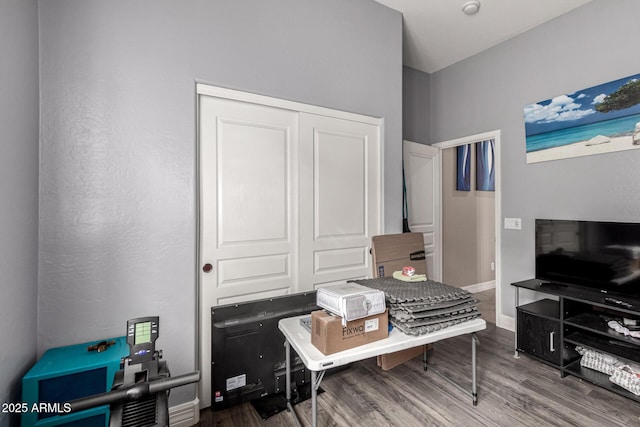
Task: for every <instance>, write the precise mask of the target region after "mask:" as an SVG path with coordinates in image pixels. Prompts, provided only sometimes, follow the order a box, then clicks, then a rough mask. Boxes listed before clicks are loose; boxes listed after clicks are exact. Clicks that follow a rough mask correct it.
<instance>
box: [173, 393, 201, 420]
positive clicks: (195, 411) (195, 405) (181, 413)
mask: <svg viewBox="0 0 640 427" xmlns="http://www.w3.org/2000/svg"><path fill="white" fill-rule="evenodd" d="M199 422H200V399H198V398H197V397H196V398H195V399H194V400H192V401H191V402H185V403H181V404H180V405H176V406H172V407H171V408H169V425H170V426H171V427H189V426H192V425H195V424H198V423H199Z"/></svg>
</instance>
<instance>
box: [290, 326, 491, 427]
mask: <svg viewBox="0 0 640 427" xmlns="http://www.w3.org/2000/svg"><path fill="white" fill-rule="evenodd" d="M307 316H308V315H303V316H297V317H289V318H286V319H282V320H280V321H279V322H278V328H279V329H280V331H281V332H282V334H283V335H284V337H285V339H286V340H285V343H284V345H285V350H286V381H287V385H286V397H287V409H288V410H289V411H290V412H291V413H292V415H293V417H294V418H295V420H296V423H297V424H298V425H299V426H300V425H301V424H300V420H299V419H298V416H297V414H296V412H295V410H294V409H293V405H292V404H291V351H290V349H291V348H293V349H294V350H295V351H296V353H297V354H298V356H299V357H300V360H301V361H302V363H304V365H305V366H306V367H307V369H309V371H310V372H311V412H312V413H311V420H312V424H313V426H314V427H315V426H316V425H317V412H318V408H317V398H318V388H319V387H320V382H322V378H323V377H324V373H325V371H326V370H327V369H331V368H336V367H338V366H342V365H346V364H348V363H351V362H357V361H359V360H363V359H368V358H370V357H376V356H379V355H383V354H387V353H393V352H395V351H399V350H405V349H407V348H412V347H417V346H420V345H423V344H430V343H434V342H437V341H440V340H444V339H447V338H452V337H457V336H459V335H465V334H471V371H472V372H471V393H470V394H471V397H472V399H473V405H477V403H478V393H477V381H476V344H477V342H478V339H477V337H476V334H475V333H476V332H477V331H481V330H483V329H486V327H487V324H486V322H485V321H484V320H483V319H479V318H478V319H473V320H470V321H467V322H463V323H459V324H457V325H453V326H449V327H446V328H444V329H441V330H439V331H435V332H430V333H428V334H423V335H407V334H405V333H403V332H401V331H400V330H398V329H397V328H394V329H393V330H392V331H391V332H390V333H389V336H388V337H387V338H385V339H382V340H379V341H375V342H372V343H369V344H365V345H362V346H359V347H355V348H352V349H349V350H345V351H341V352H338V353H334V354H329V355H324V354H322V352H320V350H318V349H317V348H316V347H315V346H314V345H313V344H311V333H310V332H309V331H308V330H307V329H306V328H305V327H304V326H302V324H301V323H300V319H302V318H304V317H307ZM435 372H436V373H437V371H435ZM451 382H452V381H451ZM452 383H453V384H454V385H456V386H457V387H458V388H460V389H462V390H464V389H463V388H462V387H461V386H460V385H458V384H456V383H454V382H452Z"/></svg>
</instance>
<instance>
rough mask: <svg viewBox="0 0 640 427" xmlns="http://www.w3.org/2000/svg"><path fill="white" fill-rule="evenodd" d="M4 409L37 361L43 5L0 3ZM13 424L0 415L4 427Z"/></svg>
mask: <svg viewBox="0 0 640 427" xmlns="http://www.w3.org/2000/svg"><path fill="white" fill-rule="evenodd" d="M0 55H1V56H2V60H1V65H0V86H1V87H2V89H1V90H0V93H1V94H2V95H1V96H0V151H1V153H0V199H1V200H2V203H1V204H0V290H1V291H2V297H0V403H4V402H11V401H14V402H15V401H19V400H20V389H21V388H20V379H21V378H22V376H23V375H24V374H25V373H26V371H27V370H28V369H29V368H30V367H31V365H32V364H33V363H34V362H35V358H36V333H37V331H36V319H37V278H38V274H37V271H38V3H37V1H36V0H21V1H15V0H0ZM10 422H11V424H12V425H18V424H17V423H18V418H17V417H14V418H13V419H10V417H9V415H8V414H5V413H2V412H0V425H1V426H6V425H9V424H10Z"/></svg>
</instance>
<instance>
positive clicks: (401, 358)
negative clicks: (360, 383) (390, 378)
mask: <svg viewBox="0 0 640 427" xmlns="http://www.w3.org/2000/svg"><path fill="white" fill-rule="evenodd" d="M426 347H427V346H426V345H419V346H418V347H412V348H407V349H406V350H400V351H395V352H393V353H387V354H383V355H381V356H378V359H377V362H378V366H380V367H381V368H382V370H383V371H388V370H389V369H391V368H395V367H396V366H398V365H402V364H403V363H404V362H407V361H409V360H411V359H413V358H414V357H418V356H422V355H424V352H425V351H426Z"/></svg>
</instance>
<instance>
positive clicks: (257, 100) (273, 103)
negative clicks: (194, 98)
mask: <svg viewBox="0 0 640 427" xmlns="http://www.w3.org/2000/svg"><path fill="white" fill-rule="evenodd" d="M196 93H197V95H209V96H215V97H216V98H225V99H232V100H235V101H242V102H249V103H252V104H260V105H267V106H269V107H275V108H281V109H284V110H292V111H299V112H303V113H310V114H316V115H319V116H329V117H334V118H339V119H345V120H351V121H354V122H362V123H369V124H374V125H381V124H382V118H380V117H373V116H365V115H362V114H356V113H350V112H348V111H341V110H334V109H331V108H325V107H318V106H316V105H310V104H303V103H301V102H296V101H289V100H287V99H280V98H272V97H270V96H264V95H258V94H255V93H249V92H242V91H239V90H233V89H227V88H223V87H217V86H211V85H208V84H204V83H196Z"/></svg>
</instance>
